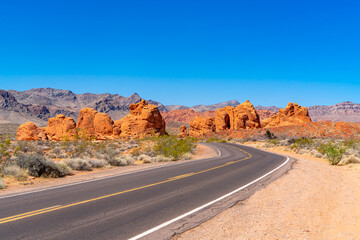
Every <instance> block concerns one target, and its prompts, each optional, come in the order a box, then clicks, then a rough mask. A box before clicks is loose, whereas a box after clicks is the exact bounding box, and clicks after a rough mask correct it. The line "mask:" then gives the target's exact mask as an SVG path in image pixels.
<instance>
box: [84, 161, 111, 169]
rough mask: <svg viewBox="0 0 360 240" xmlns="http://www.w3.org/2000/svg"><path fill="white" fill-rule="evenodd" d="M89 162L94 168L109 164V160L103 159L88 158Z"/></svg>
mask: <svg viewBox="0 0 360 240" xmlns="http://www.w3.org/2000/svg"><path fill="white" fill-rule="evenodd" d="M88 162H89V164H90V166H91V167H93V168H102V167H105V166H106V165H107V162H106V161H105V160H103V159H88Z"/></svg>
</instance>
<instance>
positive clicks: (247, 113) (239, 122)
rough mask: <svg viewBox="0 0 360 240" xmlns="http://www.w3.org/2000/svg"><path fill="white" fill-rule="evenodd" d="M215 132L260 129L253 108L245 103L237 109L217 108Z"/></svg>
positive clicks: (228, 107) (248, 103) (257, 115)
mask: <svg viewBox="0 0 360 240" xmlns="http://www.w3.org/2000/svg"><path fill="white" fill-rule="evenodd" d="M215 125H216V131H223V130H226V129H230V130H239V129H248V128H260V127H261V126H260V117H259V114H258V113H257V111H256V109H255V108H254V106H253V105H252V104H251V103H250V102H249V101H246V102H244V103H242V104H240V105H238V106H237V107H235V108H234V107H231V106H227V107H225V108H219V109H218V110H217V112H216V117H215Z"/></svg>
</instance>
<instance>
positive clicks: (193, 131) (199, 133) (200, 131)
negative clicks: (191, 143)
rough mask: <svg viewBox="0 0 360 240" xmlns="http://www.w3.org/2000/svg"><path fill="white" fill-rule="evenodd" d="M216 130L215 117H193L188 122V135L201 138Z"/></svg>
mask: <svg viewBox="0 0 360 240" xmlns="http://www.w3.org/2000/svg"><path fill="white" fill-rule="evenodd" d="M215 130H216V127H215V119H214V118H212V117H209V118H207V117H195V119H194V120H193V121H192V122H191V123H190V136H192V137H196V138H202V137H205V136H208V135H211V134H212V133H214V132H215Z"/></svg>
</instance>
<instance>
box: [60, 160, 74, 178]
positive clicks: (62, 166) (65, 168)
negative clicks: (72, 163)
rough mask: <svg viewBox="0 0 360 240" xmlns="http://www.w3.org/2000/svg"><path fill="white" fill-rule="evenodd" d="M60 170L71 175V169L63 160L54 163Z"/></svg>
mask: <svg viewBox="0 0 360 240" xmlns="http://www.w3.org/2000/svg"><path fill="white" fill-rule="evenodd" d="M56 165H57V166H58V168H59V169H60V171H61V172H63V173H64V174H65V175H66V176H68V175H73V172H72V169H71V168H70V167H69V166H68V165H66V164H65V163H64V162H58V163H57V164H56Z"/></svg>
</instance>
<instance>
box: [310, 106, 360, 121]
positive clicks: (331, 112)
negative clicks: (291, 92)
mask: <svg viewBox="0 0 360 240" xmlns="http://www.w3.org/2000/svg"><path fill="white" fill-rule="evenodd" d="M308 109H309V115H310V116H311V119H312V120H313V121H324V120H328V121H332V122H360V104H357V103H352V102H342V103H338V104H335V105H331V106H311V107H309V108H308Z"/></svg>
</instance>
